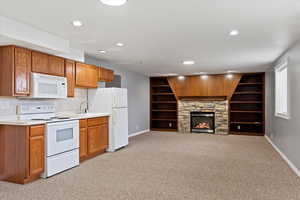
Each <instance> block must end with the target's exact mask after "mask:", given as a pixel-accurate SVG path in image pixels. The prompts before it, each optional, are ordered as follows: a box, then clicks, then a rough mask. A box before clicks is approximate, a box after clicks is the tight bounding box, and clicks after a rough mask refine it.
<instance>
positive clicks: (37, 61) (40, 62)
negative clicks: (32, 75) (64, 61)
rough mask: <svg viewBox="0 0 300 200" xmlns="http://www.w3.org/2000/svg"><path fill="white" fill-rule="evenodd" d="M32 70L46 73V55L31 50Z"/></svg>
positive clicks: (47, 71)
mask: <svg viewBox="0 0 300 200" xmlns="http://www.w3.org/2000/svg"><path fill="white" fill-rule="evenodd" d="M32 72H37V73H44V74H48V73H49V69H48V55H47V54H44V53H40V52H36V51H33V52H32Z"/></svg>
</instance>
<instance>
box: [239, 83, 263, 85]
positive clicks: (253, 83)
mask: <svg viewBox="0 0 300 200" xmlns="http://www.w3.org/2000/svg"><path fill="white" fill-rule="evenodd" d="M239 85H263V83H259V82H258V83H239Z"/></svg>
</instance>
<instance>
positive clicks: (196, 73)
mask: <svg viewBox="0 0 300 200" xmlns="http://www.w3.org/2000/svg"><path fill="white" fill-rule="evenodd" d="M193 74H195V75H199V74H206V72H194V73H193Z"/></svg>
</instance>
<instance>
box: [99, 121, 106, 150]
mask: <svg viewBox="0 0 300 200" xmlns="http://www.w3.org/2000/svg"><path fill="white" fill-rule="evenodd" d="M100 146H101V149H107V148H108V124H101V125H100Z"/></svg>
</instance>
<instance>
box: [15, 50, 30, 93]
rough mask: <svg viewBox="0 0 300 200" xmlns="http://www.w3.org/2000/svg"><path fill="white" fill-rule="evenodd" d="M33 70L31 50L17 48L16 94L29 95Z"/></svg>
mask: <svg viewBox="0 0 300 200" xmlns="http://www.w3.org/2000/svg"><path fill="white" fill-rule="evenodd" d="M30 72H31V51H30V50H28V49H24V48H19V47H16V48H15V74H14V79H15V87H14V88H15V95H25V96H26V95H29V93H30Z"/></svg>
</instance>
